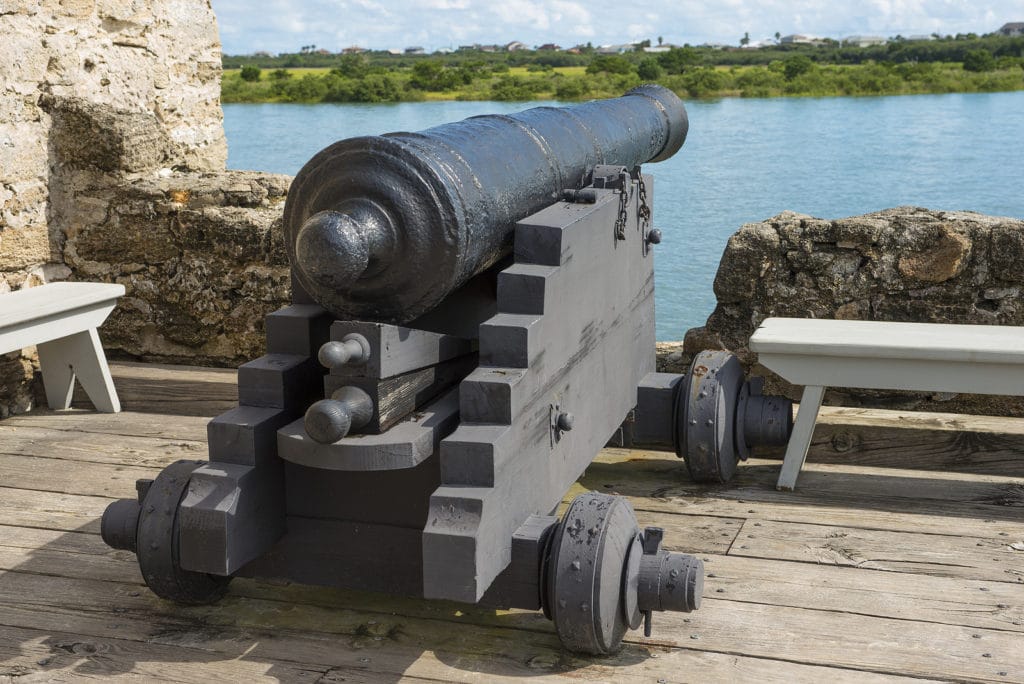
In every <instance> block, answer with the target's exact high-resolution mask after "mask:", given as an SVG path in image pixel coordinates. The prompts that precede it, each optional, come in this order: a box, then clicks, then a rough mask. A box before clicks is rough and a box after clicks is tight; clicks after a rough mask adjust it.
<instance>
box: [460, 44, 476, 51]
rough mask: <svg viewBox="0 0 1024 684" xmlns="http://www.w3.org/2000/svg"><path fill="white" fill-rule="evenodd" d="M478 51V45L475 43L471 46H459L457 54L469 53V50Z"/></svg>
mask: <svg viewBox="0 0 1024 684" xmlns="http://www.w3.org/2000/svg"><path fill="white" fill-rule="evenodd" d="M479 49H480V44H479V43H475V44H473V45H460V46H459V50H458V51H459V52H470V51H471V50H479Z"/></svg>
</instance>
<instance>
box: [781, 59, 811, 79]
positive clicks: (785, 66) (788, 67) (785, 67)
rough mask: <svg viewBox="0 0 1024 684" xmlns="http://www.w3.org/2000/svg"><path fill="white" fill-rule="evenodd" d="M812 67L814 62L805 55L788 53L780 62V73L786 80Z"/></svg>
mask: <svg viewBox="0 0 1024 684" xmlns="http://www.w3.org/2000/svg"><path fill="white" fill-rule="evenodd" d="M813 68H814V62H812V61H811V58H810V57H808V56H807V55H790V56H789V57H786V59H785V60H783V62H782V73H783V74H784V75H785V76H786V80H787V81H792V80H793V79H794V78H796V77H797V76H802V75H804V74H806V73H807V72H808V71H810V70H811V69H813Z"/></svg>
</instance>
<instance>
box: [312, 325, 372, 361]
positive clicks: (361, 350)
mask: <svg viewBox="0 0 1024 684" xmlns="http://www.w3.org/2000/svg"><path fill="white" fill-rule="evenodd" d="M316 357H317V359H318V360H319V361H320V365H322V366H323V367H324V368H339V367H341V366H344V365H345V364H347V363H351V364H356V363H366V362H367V361H369V360H370V342H369V341H368V340H367V339H366V338H365V337H363V336H362V335H360V334H359V333H349V334H348V335H345V337H343V338H341V342H338V341H337V340H333V341H331V342H328V343H326V344H325V345H323V346H322V347H320V352H319V353H318V354H317V356H316Z"/></svg>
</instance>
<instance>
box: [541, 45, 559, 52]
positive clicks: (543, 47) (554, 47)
mask: <svg viewBox="0 0 1024 684" xmlns="http://www.w3.org/2000/svg"><path fill="white" fill-rule="evenodd" d="M537 49H538V50H548V51H555V52H560V51H561V50H562V46H561V45H555V44H554V43H544V44H543V45H541V46H540V47H538V48H537Z"/></svg>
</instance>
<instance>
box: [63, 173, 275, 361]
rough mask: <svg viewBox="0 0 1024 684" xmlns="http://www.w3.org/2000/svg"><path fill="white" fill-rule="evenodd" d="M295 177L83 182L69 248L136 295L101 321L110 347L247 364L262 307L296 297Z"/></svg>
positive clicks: (98, 274) (68, 257)
mask: <svg viewBox="0 0 1024 684" xmlns="http://www.w3.org/2000/svg"><path fill="white" fill-rule="evenodd" d="M290 183H291V178H290V177H288V176H281V175H273V174H263V173H256V172H250V171H227V172H220V173H174V174H171V175H169V176H167V177H162V178H155V179H148V178H147V179H139V180H136V181H134V182H130V183H125V184H123V185H118V186H102V185H101V186H99V187H96V188H89V189H87V190H85V191H82V192H80V193H79V195H78V202H77V203H76V206H75V208H74V210H73V211H72V212H71V213H70V214H69V216H68V219H67V226H66V232H65V237H66V242H65V245H64V258H65V261H66V263H67V265H68V267H69V268H70V269H71V270H72V272H73V274H74V276H75V277H76V278H78V279H82V280H91V281H98V282H115V283H121V284H122V285H124V286H125V290H126V294H125V297H124V298H123V299H122V300H121V302H120V304H119V306H118V307H117V309H115V310H114V313H113V314H111V316H110V318H109V319H108V320H107V322H106V323H105V324H104V326H103V330H102V335H103V344H104V347H105V348H106V350H107V352H108V354H109V355H112V356H122V357H123V356H130V357H133V358H139V359H143V360H148V361H163V362H172V363H173V362H177V363H189V364H199V365H203V364H206V365H238V364H241V363H244V362H245V361H249V360H251V359H254V358H256V357H258V356H261V355H262V354H263V349H264V344H263V318H264V316H265V315H266V314H267V313H269V312H270V311H274V310H276V309H278V308H280V307H281V306H284V305H285V304H287V303H288V300H289V296H290V291H291V290H290V280H289V270H288V259H287V256H286V255H285V252H284V243H283V241H282V235H281V229H280V228H281V210H282V208H283V201H284V197H285V193H286V192H287V190H288V186H289V184H290Z"/></svg>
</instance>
